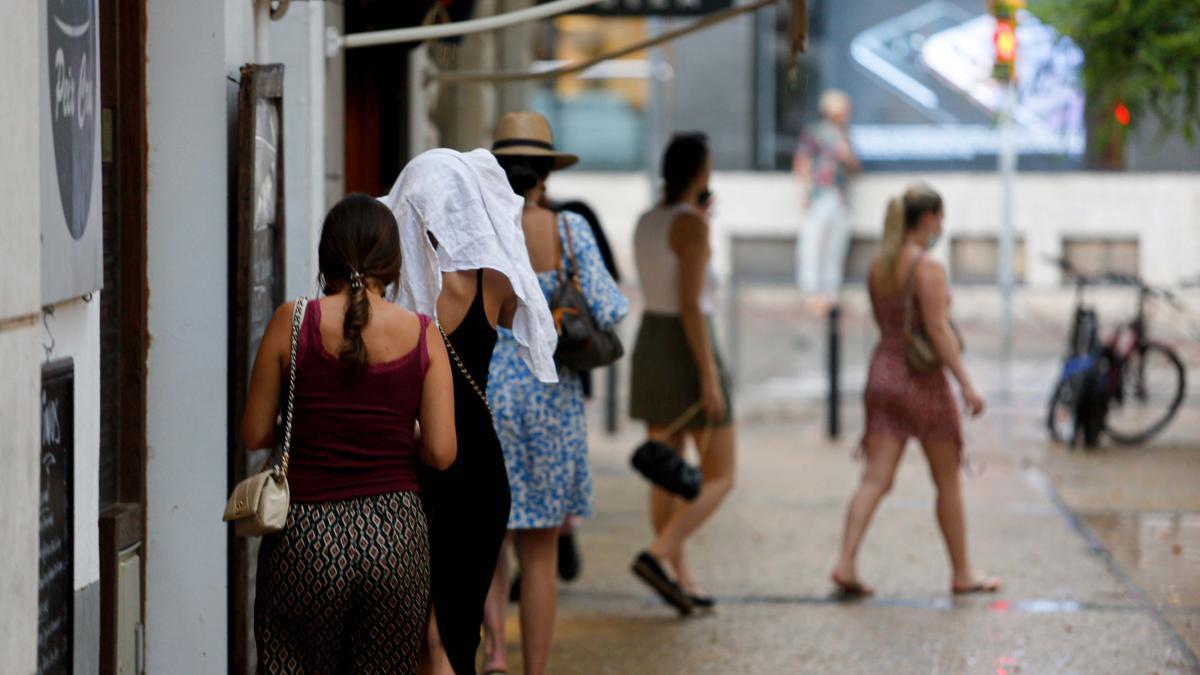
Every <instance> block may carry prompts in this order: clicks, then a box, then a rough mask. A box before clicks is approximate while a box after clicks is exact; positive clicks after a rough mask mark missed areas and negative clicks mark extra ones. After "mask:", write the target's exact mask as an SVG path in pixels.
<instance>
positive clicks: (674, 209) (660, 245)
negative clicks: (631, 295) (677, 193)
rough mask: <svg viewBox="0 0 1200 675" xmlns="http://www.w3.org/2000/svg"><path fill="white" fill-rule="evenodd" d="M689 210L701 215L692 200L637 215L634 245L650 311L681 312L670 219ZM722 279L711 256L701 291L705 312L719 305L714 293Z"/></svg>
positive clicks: (647, 307) (644, 294)
mask: <svg viewBox="0 0 1200 675" xmlns="http://www.w3.org/2000/svg"><path fill="white" fill-rule="evenodd" d="M689 212H690V213H693V214H695V215H697V216H700V213H699V211H697V210H696V208H695V207H693V206H692V205H690V204H672V205H670V206H657V207H655V208H653V209H651V210H649V211H647V212H646V213H643V214H642V217H641V218H639V219H638V224H637V229H636V230H634V233H633V249H634V256H635V257H636V259H637V268H638V277H639V278H640V279H641V282H642V295H643V296H645V299H646V311H647V312H653V313H655V314H669V315H673V316H678V315H679V257H678V256H677V255H675V251H673V250H672V249H671V223H673V222H674V221H675V218H676V217H678V216H680V215H681V214H684V213H689ZM701 217H703V216H701ZM719 282H720V279H719V277H718V276H717V268H716V265H715V264H714V263H713V261H712V259H711V258H710V259H709V261H708V270H707V272H706V274H705V278H704V288H703V289H701V291H700V311H702V312H704V313H705V314H712V313H713V311H714V310H715V309H716V302H715V297H714V296H715V295H716V292H717V285H718V284H719Z"/></svg>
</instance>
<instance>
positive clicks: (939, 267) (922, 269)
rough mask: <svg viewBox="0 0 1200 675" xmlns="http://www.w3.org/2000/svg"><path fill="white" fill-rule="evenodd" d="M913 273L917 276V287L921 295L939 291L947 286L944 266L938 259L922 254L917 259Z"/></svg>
mask: <svg viewBox="0 0 1200 675" xmlns="http://www.w3.org/2000/svg"><path fill="white" fill-rule="evenodd" d="M914 273H915V274H916V278H917V287H918V289H919V291H920V292H921V294H922V295H924V294H926V293H939V292H942V291H944V290H945V289H946V288H947V283H946V267H945V265H943V264H942V263H941V261H939V260H935V259H933V258H931V257H929V256H922V257H921V259H920V260H918V261H917V269H916V270H915V272H914Z"/></svg>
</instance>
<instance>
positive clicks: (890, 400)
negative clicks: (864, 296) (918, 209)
mask: <svg viewBox="0 0 1200 675" xmlns="http://www.w3.org/2000/svg"><path fill="white" fill-rule="evenodd" d="M868 287H869V289H870V290H869V292H870V295H871V308H872V310H873V311H874V314H875V323H876V324H877V325H878V326H879V334H880V335H879V345H878V346H876V347H875V354H874V355H873V356H872V357H871V367H870V370H869V371H868V373H867V386H866V390H865V391H864V392H863V403H864V404H865V406H866V410H867V420H866V431H865V432H864V437H863V438H864V442H863V443H862V449H863V451H864V452H865V451H866V450H867V444H866V442H865V440H866V437H867V436H893V437H899V438H903V439H905V440H908V439H909V438H913V437H915V438H916V439H917V440H919V441H921V442H922V443H945V442H953V443H955V444H956V445H957V446H958V447H959V448H960V451H961V448H962V426H961V424H960V419H959V412H958V405H957V404H956V403H955V399H954V392H953V391H952V390H951V388H950V381H949V380H948V379H947V378H946V374H945V372H944V371H943V370H942V369H938V370H935V371H933V372H929V373H916V372H913V371H912V370H910V369H909V367H908V362H907V361H906V360H905V357H904V344H905V342H904V294H903V293H893V294H883V293H880V292H878V291H877V290H876V289H875V288H874V285H873V284H868ZM913 303H914V305H915V307H914V310H913V316H915V317H919V316H921V308H920V305H919V301H918V300H917V298H916V297H915V296H914V297H913Z"/></svg>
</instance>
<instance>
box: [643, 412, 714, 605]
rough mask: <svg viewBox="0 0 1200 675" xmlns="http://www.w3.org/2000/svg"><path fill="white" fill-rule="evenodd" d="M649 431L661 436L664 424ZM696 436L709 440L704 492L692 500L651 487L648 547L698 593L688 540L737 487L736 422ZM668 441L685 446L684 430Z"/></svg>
mask: <svg viewBox="0 0 1200 675" xmlns="http://www.w3.org/2000/svg"><path fill="white" fill-rule="evenodd" d="M649 431H650V436H651V437H654V438H660V437H661V434H662V429H661V428H655V427H651V428H650V430H649ZM705 434H707V435H708V436H709V437H708V438H707V439H705V438H704V435H705ZM692 436H693V438H694V439H695V441H696V446H697V447H700V448H704V447H706V445H705V441H706V440H707V448H706V450H705V451H704V453H703V456H702V457H701V460H700V468H701V470H702V471H703V473H704V483H703V484H702V485H701V487H700V494H699V495H697V496H696V498H695V499H694V500H692V501H690V502H688V501H684V500H682V499H678V498H676V497H674V496H673V495H672V494H670V493H669V492H666V491H665V490H661V489H659V488H651V490H650V521H651V524H652V525H653V526H654V533H655V538H654V543H653V544H651V545H650V548H649V549H648V550H649V551H650V554H651V555H653V556H654V557H656V558H658V559H659V560H662V561H664V562H667V563H668V564H670V565H671V566H672V567H673V568H674V569H675V573H676V575H678V578H679V583H680V585H681V586H682V587H683V588H684V590H686V591H688V592H692V593H694V592H696V587H695V582H694V580H693V579H692V578H691V572H690V571H689V570H688V569H687V565H686V563H685V560H684V550H683V549H684V544H685V543H686V541H687V538H688V537H690V536H691V535H692V533H693V532H695V531H696V530H697V529H698V528H699V527H700V526H701V525H703V524H704V522H705V521H706V520H708V518H709V517H710V516H712V514H713V512H714V511H716V510H717V507H718V506H720V505H721V502H722V501H724V499H725V497H726V496H727V495H728V494H729V492H730V490H732V489H733V476H734V467H735V456H736V453H735V444H734V427H733V425H727V426H723V427H719V428H716V429H713V430H711V431H701V432H694V433H693V434H692ZM667 442H668V443H669V444H671V445H672V446H673V447H675V449H676V451H681V450H682V446H683V437H682V434H680V435H678V436H676V437H674V438H672V439H669V440H668V441H667Z"/></svg>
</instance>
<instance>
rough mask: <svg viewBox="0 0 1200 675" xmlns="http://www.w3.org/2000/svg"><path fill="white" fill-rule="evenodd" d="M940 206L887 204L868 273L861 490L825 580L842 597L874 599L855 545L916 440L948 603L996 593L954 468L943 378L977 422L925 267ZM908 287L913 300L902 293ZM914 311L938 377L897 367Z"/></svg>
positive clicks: (979, 401) (934, 278) (952, 409)
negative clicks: (870, 318)
mask: <svg viewBox="0 0 1200 675" xmlns="http://www.w3.org/2000/svg"><path fill="white" fill-rule="evenodd" d="M942 215H943V214H942V198H941V196H940V195H939V194H938V193H936V192H934V191H933V189H931V188H930V187H928V186H926V185H914V186H913V187H911V188H909V189H908V190H907V191H906V192H905V193H904V195H903V196H901V197H894V198H893V199H892V200H891V202H889V204H888V211H887V217H886V219H885V221H884V234H883V240H882V242H881V243H880V246H879V254H878V256H877V258H876V260H875V261H874V263H872V265H871V273H870V277H869V278H868V287H869V291H870V295H871V306H872V308H873V310H874V313H875V322H876V323H877V324H878V325H879V333H880V339H879V346H878V347H876V349H875V354H874V356H873V357H872V359H871V368H870V372H869V373H868V375H867V387H866V391H865V392H864V394H863V399H864V402H865V404H866V413H867V415H866V432H865V434H864V436H863V441H862V450H863V454H864V456H865V460H866V466H865V468H864V470H863V475H862V482H861V483H860V484H859V486H858V490H857V491H856V492H855V494H854V497H853V498H852V499H851V500H850V505H849V507H848V508H847V510H846V525H845V531H844V533H843V537H842V550H841V556H840V558H839V559H838V563H837V566H836V567H835V568H834V570H833V574H832V578H833V582H834V584H835V585H836V586H837V587H838V589H839V591H840V592H841V593H842V594H843V595H845V596H863V595H870V594H871V593H873V592H874V589H872V588H871V587H870V586H867V585H866V584H864V583H862V582H861V581H860V580H859V578H858V573H857V570H856V567H855V558H856V557H857V554H858V547H859V543H860V542H861V541H862V538H863V534H864V533H865V532H866V530H867V526H868V525H869V524H870V522H871V516H872V515H873V514H874V513H875V508H876V507H877V506H878V505H879V501H880V500H881V499H882V498H883V496H884V495H885V494H887V492H888V490H889V489H891V486H892V480H893V478H894V477H895V475H896V468H897V467H898V466H899V463H900V457H901V456H902V455H903V454H904V447H905V445H906V444H907V442H908V439H910V438H914V437H915V438H916V439H917V440H918V441H920V443H921V447H922V448H923V449H924V451H925V457H926V459H928V460H929V469H930V474H931V475H932V477H933V482H934V485H935V486H936V487H937V520H938V525H939V526H940V527H941V530H942V536H943V537H944V538H945V540H946V548H947V552H948V553H949V555H950V566H951V580H950V589H951V591H952V592H953V593H978V592H994V591H997V590H999V589H1000V585H1001V582H1000V580H999V579H997V578H995V577H989V576H987V575H985V574H980V573H978V572H976V571H975V570H974V569H972V568H971V566H970V563H969V562H968V559H967V535H966V525H965V518H964V515H963V505H962V490H961V485H960V481H959V474H960V472H959V467H960V465H961V461H962V444H963V442H962V429H961V425H960V423H959V411H958V406H957V405H956V404H955V401H954V393H953V391H952V390H951V388H950V382H949V380H948V379H947V377H946V373H945V371H946V370H949V371H950V373H951V374H952V375H954V378H955V379H956V380H958V384H959V387H960V388H961V390H962V395H963V402H964V404H965V408H966V412H968V413H969V414H970V415H971V416H977V415H979V414H980V413H982V412H983V408H984V402H983V398H981V397H980V396H979V394H978V393H976V391H975V388H974V386H972V384H971V379H970V377H969V376H968V375H967V371H966V368H964V367H963V363H962V359H961V358H960V355H959V353H960V351H961V345H960V343H959V341H958V337H957V336H956V334H955V332H954V330H953V329H952V327H951V326H950V320H949V316H948V310H949V305H950V288H949V284H948V283H947V281H946V272H945V269H944V268H943V267H942V265H941V264H940V263H938V262H937V261H935V260H933V259H931V258H929V257H927V256H926V255H925V252H926V251H927V250H929V249H930V248H932V247H933V245H934V244H935V243H936V242H937V239H938V237H940V236H941V234H942ZM908 284H912V290H911V291H907V290H906V289H907V288H908ZM910 294H911V298H912V300H911V301H912V302H913V314H912V317H913V322H914V323H919V324H920V325H921V326H923V327H924V329H925V334H926V335H927V336H928V337H929V340H930V342H931V343H932V345H933V347H934V349H935V350H936V352H937V355H938V357H939V358H940V359H941V362H942V364H943V368H938V369H936V370H934V371H932V372H925V373H917V372H914V371H912V370H911V369H910V368H909V366H908V362H907V360H906V358H905V336H904V321H905V301H906V299H907V298H908V297H909V296H910Z"/></svg>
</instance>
